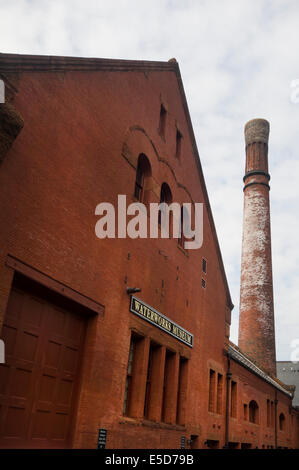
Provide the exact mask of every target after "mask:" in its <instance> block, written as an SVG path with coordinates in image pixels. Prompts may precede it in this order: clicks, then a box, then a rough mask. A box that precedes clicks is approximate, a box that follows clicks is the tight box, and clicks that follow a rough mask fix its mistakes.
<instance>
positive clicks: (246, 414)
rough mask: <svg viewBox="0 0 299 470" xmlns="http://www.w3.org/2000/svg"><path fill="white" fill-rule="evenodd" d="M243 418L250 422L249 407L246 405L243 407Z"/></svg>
mask: <svg viewBox="0 0 299 470" xmlns="http://www.w3.org/2000/svg"><path fill="white" fill-rule="evenodd" d="M243 418H244V421H248V405H247V404H246V403H244V405H243Z"/></svg>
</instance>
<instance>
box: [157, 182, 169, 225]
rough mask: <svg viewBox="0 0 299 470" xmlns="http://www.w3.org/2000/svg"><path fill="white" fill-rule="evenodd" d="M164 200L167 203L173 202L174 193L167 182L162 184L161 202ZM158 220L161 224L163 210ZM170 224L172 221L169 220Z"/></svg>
mask: <svg viewBox="0 0 299 470" xmlns="http://www.w3.org/2000/svg"><path fill="white" fill-rule="evenodd" d="M162 202H165V203H166V204H171V202H172V193H171V190H170V187H169V186H168V184H167V183H162V186H161V191H160V204H161V203H162ZM158 222H159V224H160V225H161V211H159V219H158ZM169 225H170V221H169Z"/></svg>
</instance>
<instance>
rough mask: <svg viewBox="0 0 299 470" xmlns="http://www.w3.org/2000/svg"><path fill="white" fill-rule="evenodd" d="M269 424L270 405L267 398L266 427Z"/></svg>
mask: <svg viewBox="0 0 299 470" xmlns="http://www.w3.org/2000/svg"><path fill="white" fill-rule="evenodd" d="M270 425H271V407H270V400H269V399H267V426H268V428H269V427H270Z"/></svg>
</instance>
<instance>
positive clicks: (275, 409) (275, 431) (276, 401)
mask: <svg viewBox="0 0 299 470" xmlns="http://www.w3.org/2000/svg"><path fill="white" fill-rule="evenodd" d="M277 403H278V400H277V390H275V400H274V413H275V416H274V433H275V449H277Z"/></svg>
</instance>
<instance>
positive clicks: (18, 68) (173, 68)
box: [0, 53, 234, 310]
mask: <svg viewBox="0 0 299 470" xmlns="http://www.w3.org/2000/svg"><path fill="white" fill-rule="evenodd" d="M26 71H33V72H60V71H74V72H75V71H83V72H84V71H88V72H92V71H114V72H117V71H120V72H130V71H140V72H150V71H153V72H157V71H164V72H166V71H169V72H174V73H175V74H176V77H177V81H178V87H179V91H180V94H181V98H182V103H183V108H184V111H185V115H186V119H187V124H188V129H189V134H190V138H191V143H192V150H193V153H194V156H195V160H196V164H197V169H198V172H199V178H200V182H201V186H202V190H203V195H204V198H205V201H206V206H207V213H208V217H209V222H210V224H211V229H212V234H213V237H214V241H215V245H216V251H217V256H218V259H219V264H220V270H221V273H222V277H223V281H224V286H225V291H226V299H227V306H228V307H229V309H230V310H232V309H233V308H234V305H233V303H232V299H231V295H230V291H229V286H228V282H227V277H226V273H225V269H224V264H223V258H222V254H221V250H220V245H219V240H218V236H217V232H216V227H215V223H214V218H213V214H212V209H211V206H210V201H209V196H208V191H207V187H206V183H205V180H204V176H203V171H202V166H201V162H200V157H199V153H198V149H197V145H196V140H195V135H194V131H193V126H192V121H191V117H190V112H189V108H188V104H187V99H186V95H185V90H184V86H183V81H182V77H181V73H180V69H179V64H178V62H177V61H176V60H175V59H170V60H169V61H168V62H162V61H161V62H160V61H147V60H123V59H98V58H88V57H71V56H47V55H23V54H6V53H0V73H1V72H2V73H9V72H11V73H16V72H26Z"/></svg>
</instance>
